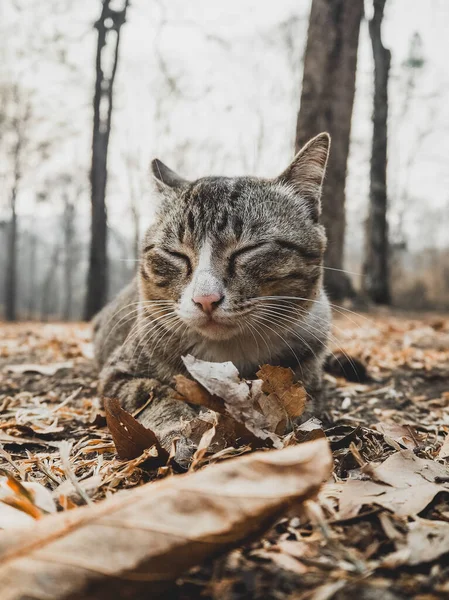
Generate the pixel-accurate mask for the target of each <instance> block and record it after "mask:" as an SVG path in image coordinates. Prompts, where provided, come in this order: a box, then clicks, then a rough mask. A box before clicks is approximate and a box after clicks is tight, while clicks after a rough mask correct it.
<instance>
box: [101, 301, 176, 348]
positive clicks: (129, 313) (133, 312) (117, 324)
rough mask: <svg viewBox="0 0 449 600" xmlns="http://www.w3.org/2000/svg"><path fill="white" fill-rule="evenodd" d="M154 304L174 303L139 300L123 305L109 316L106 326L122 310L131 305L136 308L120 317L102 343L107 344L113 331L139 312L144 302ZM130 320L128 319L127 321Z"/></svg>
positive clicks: (170, 302)
mask: <svg viewBox="0 0 449 600" xmlns="http://www.w3.org/2000/svg"><path fill="white" fill-rule="evenodd" d="M150 303H151V304H152V305H158V306H159V305H162V304H165V303H167V304H172V301H171V300H143V301H142V300H138V301H137V302H130V303H129V304H125V306H121V307H120V308H119V309H118V310H116V311H115V312H114V313H112V315H111V316H110V317H109V319H108V320H107V321H106V323H105V325H104V327H105V328H107V327H108V325H109V323H110V322H111V321H112V320H113V319H114V318H115V317H116V316H117V315H118V314H119V313H121V312H122V311H124V310H126V309H127V308H130V307H131V306H135V307H136V308H135V309H133V310H132V311H129V312H128V313H126V315H124V316H123V317H121V318H120V319H119V321H118V322H117V323H116V324H115V325H114V327H113V328H112V329H111V331H109V333H108V335H107V336H106V339H105V340H104V342H102V344H103V345H104V346H105V345H106V343H107V341H108V339H109V337H110V336H111V335H112V333H113V332H114V331H115V329H116V328H117V327H118V326H119V325H120V323H121V322H122V321H123V320H125V319H127V317H130V315H134V314H137V313H138V312H139V309H140V306H141V305H142V304H150ZM129 320H130V319H129ZM126 322H128V320H127V321H126Z"/></svg>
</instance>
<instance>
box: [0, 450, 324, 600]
mask: <svg viewBox="0 0 449 600" xmlns="http://www.w3.org/2000/svg"><path fill="white" fill-rule="evenodd" d="M331 470H332V458H331V454H330V450H329V446H328V444H327V442H326V441H325V440H316V441H313V442H309V443H305V444H301V445H298V446H292V447H289V448H285V449H283V450H279V451H268V452H257V453H253V454H249V455H245V456H243V457H239V458H236V459H232V460H228V461H226V462H224V463H220V464H217V465H213V466H210V467H208V468H206V469H203V470H201V471H198V472H196V473H192V474H187V475H183V476H177V477H170V478H168V479H164V480H163V481H160V482H156V483H150V484H147V485H144V486H141V487H139V488H136V489H134V490H132V491H126V492H119V493H117V494H116V495H115V496H113V497H112V498H109V499H107V500H105V501H103V502H101V503H99V504H96V505H93V506H89V507H83V508H79V509H77V510H72V511H68V512H64V513H59V514H57V515H54V516H50V517H46V518H44V519H42V520H41V521H39V522H37V523H36V525H35V526H33V527H27V528H25V529H23V530H20V531H19V530H15V531H14V532H3V534H2V535H0V598H1V599H2V600H19V599H21V600H23V599H24V598H29V599H31V598H33V599H39V600H41V599H44V598H45V600H56V599H58V600H63V599H65V598H70V599H71V600H74V599H78V598H83V600H93V599H94V598H95V600H102V599H103V598H106V597H107V598H111V597H119V595H120V594H121V593H122V592H123V591H124V590H126V592H127V593H129V590H130V587H132V588H133V590H134V588H135V586H137V585H139V586H140V591H141V588H142V585H144V586H145V588H144V589H145V591H146V593H147V594H149V596H148V597H150V596H151V597H153V596H154V592H155V590H156V587H157V585H158V584H161V582H167V581H170V580H173V579H174V578H176V577H177V576H178V575H180V574H181V573H182V572H183V571H184V570H186V569H187V568H189V567H191V566H193V565H194V564H197V563H200V562H201V561H203V560H204V559H206V558H210V557H211V556H213V555H214V554H217V553H219V552H221V551H224V550H226V549H228V548H230V547H232V546H235V545H238V544H240V543H241V542H242V541H244V540H245V539H247V538H248V537H253V536H255V535H257V534H260V533H261V532H263V531H264V530H265V529H266V528H267V527H269V526H270V525H271V524H272V523H273V522H274V521H275V520H276V519H277V518H278V517H279V516H280V515H282V514H283V513H284V512H285V511H286V510H287V509H288V508H289V507H290V506H291V505H292V504H294V503H299V502H301V501H304V500H306V499H308V498H310V497H312V496H314V495H315V494H316V492H317V491H318V489H319V487H320V485H321V483H322V481H323V480H325V479H327V478H328V477H329V475H330V472H331ZM142 582H144V583H142ZM133 586H134V587H133ZM120 597H122V596H120ZM127 597H130V596H127Z"/></svg>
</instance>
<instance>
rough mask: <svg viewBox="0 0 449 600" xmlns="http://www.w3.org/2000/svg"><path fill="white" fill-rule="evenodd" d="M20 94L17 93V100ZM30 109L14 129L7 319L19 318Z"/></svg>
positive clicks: (6, 284) (7, 274)
mask: <svg viewBox="0 0 449 600" xmlns="http://www.w3.org/2000/svg"><path fill="white" fill-rule="evenodd" d="M17 98H18V95H15V99H16V101H17ZM28 114H29V109H28V107H27V109H26V111H25V114H24V116H23V122H22V121H21V118H20V116H19V117H16V118H15V120H14V129H15V133H16V136H17V138H16V143H15V145H14V149H13V157H14V179H13V183H12V188H11V196H10V205H9V206H10V211H11V220H10V222H9V227H8V255H7V263H6V278H5V288H6V298H5V319H6V321H15V320H16V319H17V250H18V244H17V194H18V191H19V184H20V180H21V177H22V164H21V161H22V150H23V144H24V137H23V131H22V128H24V129H25V128H26V123H27V121H28Z"/></svg>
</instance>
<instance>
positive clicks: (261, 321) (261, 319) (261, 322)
mask: <svg viewBox="0 0 449 600" xmlns="http://www.w3.org/2000/svg"><path fill="white" fill-rule="evenodd" d="M254 320H255V321H256V322H257V323H259V325H260V326H261V327H265V329H269V330H270V331H272V332H273V333H274V334H275V335H277V337H279V338H280V339H281V340H282V341H283V342H284V344H285V345H286V346H287V347H288V348H289V349H290V351H291V353H292V354H293V356H294V357H295V359H296V362H297V363H298V366H301V364H300V362H299V358H298V356H297V354H296V352H295V351H294V350H293V348H292V347H291V346H290V344H289V343H288V342H287V340H286V339H285V338H284V337H283V336H282V335H281V334H280V333H278V332H277V331H276V330H275V329H273V328H272V327H270V326H269V325H267V324H266V322H268V323H270V324H271V325H273V324H274V325H275V323H273V321H272V320H270V319H268V318H267V317H262V316H260V315H257V316H254V315H253V321H254ZM265 321H266V322H265Z"/></svg>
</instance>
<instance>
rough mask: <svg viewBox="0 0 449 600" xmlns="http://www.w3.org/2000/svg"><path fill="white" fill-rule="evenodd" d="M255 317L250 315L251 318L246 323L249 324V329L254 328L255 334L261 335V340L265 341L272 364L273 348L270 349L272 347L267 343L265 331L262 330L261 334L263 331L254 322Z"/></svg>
mask: <svg viewBox="0 0 449 600" xmlns="http://www.w3.org/2000/svg"><path fill="white" fill-rule="evenodd" d="M253 316H254V315H250V318H249V319H248V320H247V321H246V324H247V325H248V326H249V327H251V328H253V329H254V331H255V332H256V333H257V334H258V335H259V337H260V339H261V340H262V341H263V343H264V344H265V346H266V348H267V351H268V354H269V355H270V362H271V361H272V360H273V354H272V352H271V347H270V345H269V344H268V343H267V340H266V338H265V336H264V335H263V330H262V332H261V331H260V330H259V327H258V326H257V325H256V323H254V321H253V320H252V317H253Z"/></svg>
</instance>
